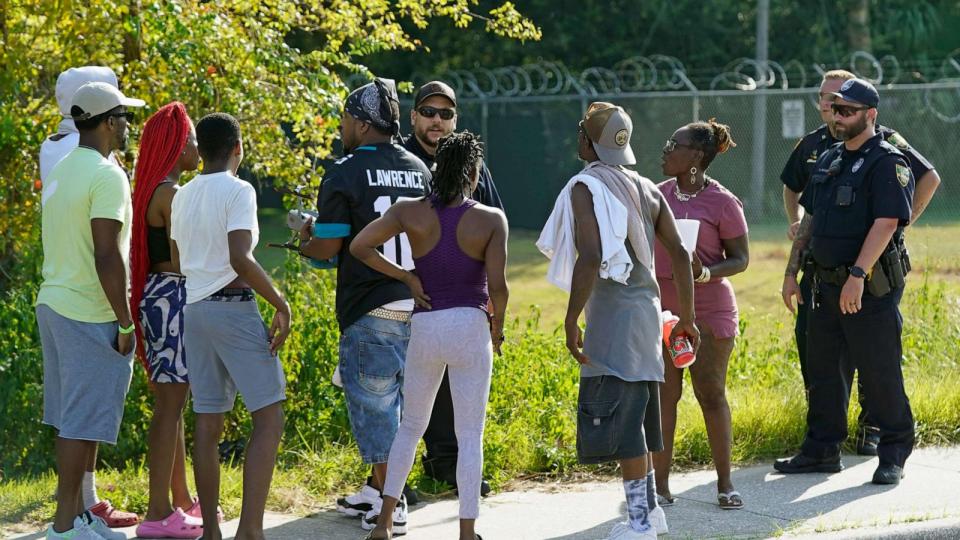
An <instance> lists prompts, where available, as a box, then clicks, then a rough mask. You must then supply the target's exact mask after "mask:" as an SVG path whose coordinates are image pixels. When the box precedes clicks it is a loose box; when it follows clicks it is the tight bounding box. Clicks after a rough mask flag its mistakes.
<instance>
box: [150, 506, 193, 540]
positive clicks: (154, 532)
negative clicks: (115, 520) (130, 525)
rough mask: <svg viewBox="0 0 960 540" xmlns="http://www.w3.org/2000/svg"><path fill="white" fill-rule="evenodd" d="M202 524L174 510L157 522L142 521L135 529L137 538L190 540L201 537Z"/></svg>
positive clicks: (179, 510)
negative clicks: (184, 539)
mask: <svg viewBox="0 0 960 540" xmlns="http://www.w3.org/2000/svg"><path fill="white" fill-rule="evenodd" d="M202 523H203V522H201V521H200V520H198V519H196V518H194V517H192V516H188V515H187V514H185V513H184V512H183V510H181V509H179V508H176V509H174V511H173V513H172V514H170V515H169V516H167V517H166V519H161V520H159V521H146V520H144V521H143V523H141V524H140V525H139V526H138V527H137V537H139V538H190V539H191V540H192V539H194V538H197V537H199V536H202V535H203V524H202Z"/></svg>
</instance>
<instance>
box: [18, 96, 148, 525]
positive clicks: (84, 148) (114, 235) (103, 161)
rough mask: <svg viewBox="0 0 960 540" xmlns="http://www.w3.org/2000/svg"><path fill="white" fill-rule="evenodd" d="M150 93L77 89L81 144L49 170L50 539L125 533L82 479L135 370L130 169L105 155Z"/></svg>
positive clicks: (44, 324) (44, 309) (44, 314)
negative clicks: (114, 527) (53, 464)
mask: <svg viewBox="0 0 960 540" xmlns="http://www.w3.org/2000/svg"><path fill="white" fill-rule="evenodd" d="M143 105H144V102H143V101H142V100H139V99H131V98H128V97H126V96H124V95H123V94H122V93H120V91H119V90H118V89H117V88H116V87H115V86H113V85H111V84H109V83H105V82H91V83H87V84H84V85H83V86H81V87H80V88H79V89H78V90H77V91H76V93H75V94H74V96H73V100H72V105H71V107H70V115H71V117H72V118H73V121H74V123H75V125H76V128H77V131H78V133H79V138H78V146H77V148H75V149H74V150H72V151H71V152H70V153H69V154H67V155H66V157H64V158H63V159H62V160H61V161H60V162H59V163H57V164H56V165H55V166H54V167H53V169H52V170H51V171H50V175H49V177H48V181H47V186H46V192H45V193H44V196H45V199H46V202H45V204H44V205H43V213H42V227H43V230H42V235H41V236H42V240H43V282H42V283H41V285H40V291H39V293H38V294H37V301H36V315H37V324H38V326H39V329H40V342H41V345H42V348H43V363H44V365H43V423H45V424H48V425H51V426H53V427H54V428H55V429H56V430H57V437H56V454H57V456H56V460H57V475H58V483H57V511H56V515H55V518H54V522H53V524H52V525H51V526H50V527H49V528H48V529H47V538H73V539H76V540H87V539H89V540H101V539H103V538H106V539H108V540H112V539H120V538H125V537H126V536H125V535H124V534H122V533H117V532H112V531H111V530H110V529H109V528H108V526H107V523H106V522H105V521H104V520H103V519H101V518H100V517H98V516H96V515H94V514H92V513H91V512H90V511H88V510H85V508H84V506H83V504H82V503H83V501H82V498H81V496H80V488H81V485H82V481H83V476H84V472H85V469H86V466H87V464H88V463H90V462H91V460H92V459H93V458H94V456H95V455H96V452H97V445H98V443H100V442H105V443H108V444H116V442H117V435H118V433H119V431H120V421H121V418H122V416H123V406H124V400H125V399H126V395H127V390H128V389H129V387H130V377H131V374H132V370H133V336H134V334H133V331H134V326H133V320H132V319H131V317H130V308H129V303H128V298H127V290H128V281H127V254H128V253H129V251H130V222H131V218H132V214H133V207H132V203H131V199H130V184H129V181H128V180H127V175H126V173H125V172H124V171H123V169H121V168H120V167H119V166H117V165H116V164H115V163H112V162H111V161H110V160H108V159H107V157H108V156H109V155H110V153H111V152H113V151H114V150H122V149H124V148H126V145H127V139H128V136H129V132H130V128H129V125H128V124H129V122H130V121H131V120H132V118H133V113H131V112H128V111H127V107H142V106H143Z"/></svg>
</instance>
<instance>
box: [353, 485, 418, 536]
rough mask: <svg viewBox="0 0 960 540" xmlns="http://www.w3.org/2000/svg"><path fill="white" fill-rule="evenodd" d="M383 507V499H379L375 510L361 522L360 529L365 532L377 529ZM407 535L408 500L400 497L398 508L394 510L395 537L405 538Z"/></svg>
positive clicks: (368, 513) (374, 507)
mask: <svg viewBox="0 0 960 540" xmlns="http://www.w3.org/2000/svg"><path fill="white" fill-rule="evenodd" d="M382 506H383V499H379V498H378V499H377V502H376V504H374V506H373V509H372V510H370V511H369V512H367V514H366V515H365V516H363V519H361V520H360V528H361V529H363V530H365V531H372V530H373V529H375V528H376V527H377V519H378V518H379V517H380V509H381V508H382ZM405 534H407V498H406V497H404V496H403V495H400V500H398V501H397V507H396V508H394V509H393V536H403V535H405Z"/></svg>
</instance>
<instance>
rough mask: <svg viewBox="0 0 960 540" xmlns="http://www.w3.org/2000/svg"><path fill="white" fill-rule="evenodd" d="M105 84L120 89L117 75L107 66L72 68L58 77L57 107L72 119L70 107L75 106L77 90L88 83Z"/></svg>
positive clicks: (63, 114) (62, 113)
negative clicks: (74, 96)
mask: <svg viewBox="0 0 960 540" xmlns="http://www.w3.org/2000/svg"><path fill="white" fill-rule="evenodd" d="M96 81H99V82H105V83H107V84H109V85H111V86H113V87H114V88H118V87H119V85H118V84H117V74H116V73H114V72H113V70H112V69H110V68H108V67H106V66H82V67H74V68H70V69H68V70H66V71H64V72H63V73H61V74H60V76H59V77H57V106H58V107H60V114H61V115H62V116H65V117H67V118H69V117H70V105H72V104H73V94H74V93H76V91H77V89H78V88H80V87H81V86H83V85H85V84H87V83H88V82H96Z"/></svg>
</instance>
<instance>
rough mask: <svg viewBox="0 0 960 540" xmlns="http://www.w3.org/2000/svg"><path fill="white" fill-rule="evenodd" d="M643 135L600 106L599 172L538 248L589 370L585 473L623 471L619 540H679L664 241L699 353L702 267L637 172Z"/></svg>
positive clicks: (593, 124)
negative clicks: (674, 522) (661, 262)
mask: <svg viewBox="0 0 960 540" xmlns="http://www.w3.org/2000/svg"><path fill="white" fill-rule="evenodd" d="M632 131H633V122H632V121H631V119H630V116H629V115H627V113H626V111H624V110H623V108H621V107H618V106H616V105H613V104H611V103H603V102H598V103H592V104H591V105H590V107H589V108H588V109H587V112H586V114H585V115H584V117H583V120H582V121H581V122H580V133H579V137H578V148H577V153H578V156H579V157H580V159H582V160H584V161H585V162H587V166H586V167H584V169H583V170H582V171H580V172H579V173H578V174H577V175H575V176H574V177H573V178H572V179H571V180H570V182H568V183H567V185H566V187H565V188H564V189H563V191H562V192H561V193H560V196H559V197H558V198H557V202H556V205H555V206H554V210H553V213H552V214H551V216H550V218H549V219H548V221H547V224H546V225H545V226H544V230H543V233H542V234H541V236H540V239H539V240H538V241H537V247H538V248H539V249H540V250H541V251H542V252H544V254H545V255H547V256H548V257H550V259H551V262H550V268H549V270H548V279H549V280H550V281H551V282H552V283H554V284H555V285H557V286H559V287H561V288H564V289H566V290H568V291H570V301H569V304H568V306H567V314H566V319H565V321H564V329H565V332H566V344H567V349H568V350H569V351H570V354H572V355H573V357H574V358H575V359H576V360H577V362H579V363H580V395H579V399H578V405H577V408H578V411H577V456H578V458H579V460H580V462H581V463H606V462H610V461H617V462H619V464H620V468H621V471H622V475H623V486H624V491H625V493H626V503H627V504H626V506H627V517H628V519H627V521H625V522H621V523H617V524H616V525H615V526H614V527H613V529H612V530H611V531H610V534H609V536H608V538H610V539H622V540H627V539H650V540H652V539H655V538H656V537H657V534H663V533H666V532H667V523H666V516H665V515H664V513H663V509H661V508H660V507H658V506H657V499H656V491H655V489H654V482H653V479H652V475H650V472H651V471H652V464H651V454H650V453H651V452H654V451H658V450H661V449H662V448H663V442H662V438H661V434H660V401H659V384H660V383H661V382H663V358H662V356H661V350H660V342H661V340H662V335H661V331H662V326H661V323H660V292H659V289H658V287H657V280H656V277H655V275H654V265H653V258H654V256H653V253H654V252H653V246H654V238H655V237H656V238H657V239H659V240H660V241H661V242H662V243H663V245H664V246H665V247H666V249H667V252H668V255H669V257H670V260H671V262H672V263H673V266H674V267H675V268H678V269H681V270H679V271H678V272H677V276H675V277H676V280H675V285H676V289H677V296H678V297H679V299H680V309H679V316H680V320H679V322H678V323H677V324H676V326H675V328H674V330H673V334H672V335H673V336H677V335H680V334H684V335H687V336H688V337H689V338H690V339H691V341H692V342H693V344H694V346H695V347H696V346H697V345H698V344H699V331H698V330H697V327H696V325H695V324H694V316H693V274H692V271H691V269H690V257H689V255H688V254H687V251H686V249H685V248H684V247H683V243H682V241H681V239H680V233H679V231H678V230H677V226H676V223H675V221H674V219H673V213H672V212H671V211H670V207H669V206H668V205H667V204H666V201H664V197H663V194H662V193H660V191H658V190H657V187H656V186H655V185H654V184H653V182H651V181H650V180H648V179H646V178H644V177H642V176H640V175H639V174H637V173H636V172H634V171H631V170H629V169H627V168H626V167H625V166H627V165H633V164H635V163H636V159H635V158H634V155H633V150H632V149H631V148H630V135H631V132H632ZM574 259H575V260H574ZM584 310H586V331H585V332H581V330H580V327H579V323H578V321H579V318H580V314H581V313H583V312H584Z"/></svg>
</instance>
